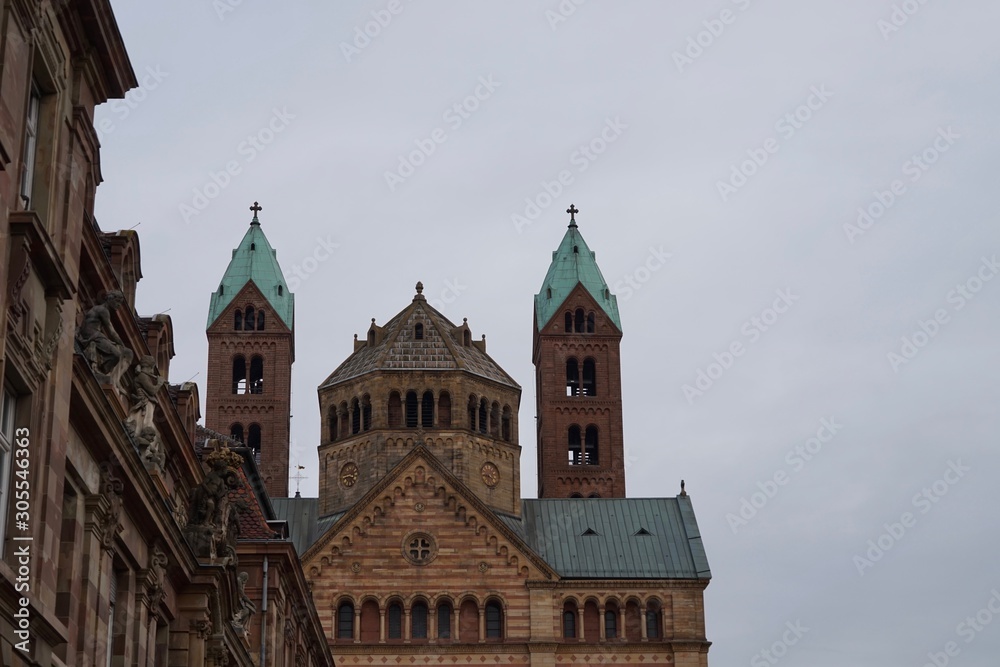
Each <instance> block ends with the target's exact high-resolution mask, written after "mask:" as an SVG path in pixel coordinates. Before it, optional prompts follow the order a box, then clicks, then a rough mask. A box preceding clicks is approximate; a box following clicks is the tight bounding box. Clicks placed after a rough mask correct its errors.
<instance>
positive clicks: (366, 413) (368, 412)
mask: <svg viewBox="0 0 1000 667" xmlns="http://www.w3.org/2000/svg"><path fill="white" fill-rule="evenodd" d="M371 428H372V399H371V397H370V396H369V395H368V394H365V395H364V396H362V397H361V429H362V430H364V431H370V430H371Z"/></svg>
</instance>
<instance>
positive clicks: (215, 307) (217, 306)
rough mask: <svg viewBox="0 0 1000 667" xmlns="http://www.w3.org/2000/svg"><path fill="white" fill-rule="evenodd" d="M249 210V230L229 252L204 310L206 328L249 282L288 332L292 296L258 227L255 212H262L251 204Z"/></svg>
mask: <svg viewBox="0 0 1000 667" xmlns="http://www.w3.org/2000/svg"><path fill="white" fill-rule="evenodd" d="M250 210H251V211H253V220H251V221H250V229H248V230H247V233H246V234H245V235H244V236H243V240H242V241H240V245H239V247H237V248H236V249H235V250H233V258H232V260H230V262H229V267H228V268H227V269H226V273H225V275H223V276H222V281H221V282H220V283H219V289H218V290H217V291H215V292H213V293H212V301H211V303H210V304H209V307H208V326H209V327H210V326H212V324H214V323H215V321H216V320H217V319H219V316H220V315H222V312H223V311H224V310H225V309H226V308H227V307H228V306H229V304H230V303H231V302H232V300H233V298H235V297H236V295H237V294H239V292H240V290H241V289H243V287H244V286H245V285H246V284H247V283H248V282H251V281H252V282H253V284H254V285H256V287H257V289H258V290H260V292H261V294H263V295H264V298H266V299H267V301H268V303H270V304H271V307H272V308H274V310H275V312H276V313H278V317H280V318H281V321H282V322H284V323H285V325H286V326H287V327H288V328H289V329H291V328H292V322H293V315H294V313H295V296H294V295H293V294H292V293H291V292H290V291H289V290H288V285H286V284H285V277H284V274H283V273H282V271H281V267H280V266H279V265H278V259H277V256H276V255H277V253H276V252H275V251H274V249H273V248H271V244H270V243H268V241H267V237H266V236H264V232H263V231H262V230H261V228H260V220H258V219H257V213H258V212H260V211H262V210H263V209H262V208H261V207H260V205H259V204H258V203H257V202H254V203H253V206H251V207H250Z"/></svg>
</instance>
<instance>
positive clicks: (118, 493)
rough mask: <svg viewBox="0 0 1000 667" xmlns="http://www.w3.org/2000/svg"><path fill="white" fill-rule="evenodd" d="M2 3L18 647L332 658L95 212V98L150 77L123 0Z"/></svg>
mask: <svg viewBox="0 0 1000 667" xmlns="http://www.w3.org/2000/svg"><path fill="white" fill-rule="evenodd" d="M0 12H2V20H0V275H2V285H3V289H2V290H0V381H2V384H0V664H2V665H4V667H22V666H27V665H44V666H46V667H50V666H55V667H60V666H80V667H84V666H87V667H90V666H94V667H104V666H115V667H119V666H120V667H124V666H126V665H127V666H133V665H140V666H143V667H154V666H155V667H162V666H169V667H181V666H184V667H188V666H194V665H197V666H198V667H203V666H208V667H215V666H219V667H221V666H224V665H245V666H247V667H249V666H250V665H261V664H266V665H269V666H274V667H286V666H288V667H291V666H292V665H294V666H295V667H300V666H303V667H332V665H333V661H332V658H331V655H330V652H329V648H328V645H327V642H326V641H325V637H324V630H323V628H322V626H321V624H320V619H319V617H318V616H317V615H316V612H315V609H314V607H313V606H312V604H311V600H310V595H309V591H308V588H307V583H306V580H305V577H304V576H303V572H302V569H301V566H300V564H299V559H298V556H297V554H296V553H295V551H294V546H293V544H292V543H291V542H290V541H289V539H288V536H287V533H286V532H285V530H284V526H285V524H284V522H282V521H277V520H276V518H275V516H274V512H273V509H272V508H271V505H270V503H269V501H268V499H267V495H266V493H265V492H264V485H263V482H262V481H261V479H260V476H259V475H258V473H257V468H256V465H255V462H254V457H253V456H251V454H250V452H249V451H248V450H245V449H243V450H241V449H240V448H239V447H238V445H239V443H236V442H232V441H228V440H227V438H225V437H222V436H218V435H217V434H211V433H207V432H199V431H198V429H197V427H196V422H197V420H198V418H199V407H198V405H199V399H198V389H197V387H196V386H195V385H193V384H190V383H184V384H181V385H173V384H170V383H169V382H168V381H167V378H168V377H169V366H170V361H171V359H172V357H173V356H174V331H173V326H172V323H171V320H170V318H169V317H168V316H166V315H153V316H149V317H147V316H143V315H140V314H139V313H137V312H136V309H135V294H136V286H137V283H138V282H139V280H140V279H141V278H142V270H141V263H140V255H141V253H140V244H139V237H138V235H137V234H136V233H134V232H132V231H119V232H104V231H102V229H101V227H100V226H99V225H98V224H97V221H96V220H95V219H94V215H93V205H94V196H95V192H96V188H97V185H98V184H99V183H100V182H101V180H102V179H101V169H100V157H99V144H98V139H97V134H96V132H95V130H94V126H93V113H94V107H95V105H98V104H100V103H102V102H105V101H107V100H108V99H112V98H121V97H123V96H124V95H125V94H126V92H127V91H128V90H129V89H131V88H133V87H134V86H135V85H136V80H135V75H134V73H133V70H132V67H131V64H130V63H129V59H128V56H127V54H126V52H125V49H124V45H123V43H122V38H121V35H120V34H119V31H118V27H117V24H116V23H115V19H114V15H113V14H112V11H111V6H110V4H109V2H108V1H107V0H60V1H51V2H49V1H42V2H37V1H36V2H29V1H26V0H5V1H0ZM123 222H124V223H125V224H126V225H130V224H131V223H132V222H133V221H123ZM289 363H290V362H289ZM227 445H232V447H230V446H227Z"/></svg>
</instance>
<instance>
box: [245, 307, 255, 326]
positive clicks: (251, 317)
mask: <svg viewBox="0 0 1000 667" xmlns="http://www.w3.org/2000/svg"><path fill="white" fill-rule="evenodd" d="M255 322H256V313H255V311H254V309H253V306H247V312H246V314H245V315H243V324H244V327H245V328H246V330H247V331H253V325H254V323H255Z"/></svg>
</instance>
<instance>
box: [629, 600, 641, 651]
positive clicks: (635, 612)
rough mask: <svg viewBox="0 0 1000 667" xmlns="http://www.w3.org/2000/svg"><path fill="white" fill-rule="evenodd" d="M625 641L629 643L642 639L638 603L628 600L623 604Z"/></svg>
mask: <svg viewBox="0 0 1000 667" xmlns="http://www.w3.org/2000/svg"><path fill="white" fill-rule="evenodd" d="M625 639H627V640H629V641H630V642H637V641H640V640H641V639H642V614H641V613H640V612H639V603H638V602H636V601H635V600H629V601H628V602H627V603H626V604H625Z"/></svg>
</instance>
